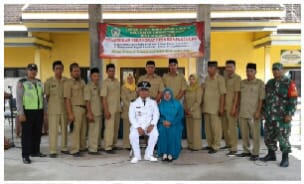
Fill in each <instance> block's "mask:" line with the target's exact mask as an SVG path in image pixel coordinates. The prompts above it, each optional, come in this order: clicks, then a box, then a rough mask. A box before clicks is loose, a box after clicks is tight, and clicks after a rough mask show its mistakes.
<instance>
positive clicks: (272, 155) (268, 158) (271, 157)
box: [260, 150, 277, 162]
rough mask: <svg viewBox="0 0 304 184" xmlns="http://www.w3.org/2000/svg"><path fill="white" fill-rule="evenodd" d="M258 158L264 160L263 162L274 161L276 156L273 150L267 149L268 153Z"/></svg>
mask: <svg viewBox="0 0 304 184" xmlns="http://www.w3.org/2000/svg"><path fill="white" fill-rule="evenodd" d="M260 160H261V161H264V162H267V161H276V160H277V158H276V155H275V152H274V151H273V150H268V154H267V155H266V156H265V157H263V158H260Z"/></svg>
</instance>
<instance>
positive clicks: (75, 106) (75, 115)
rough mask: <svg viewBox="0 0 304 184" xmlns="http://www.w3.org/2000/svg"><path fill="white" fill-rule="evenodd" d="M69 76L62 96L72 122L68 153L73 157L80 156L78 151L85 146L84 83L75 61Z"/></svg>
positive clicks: (84, 148) (82, 149)
mask: <svg viewBox="0 0 304 184" xmlns="http://www.w3.org/2000/svg"><path fill="white" fill-rule="evenodd" d="M70 72H71V78H70V79H68V80H67V81H66V82H65V83H64V93H63V94H64V98H65V104H66V109H67V113H68V120H69V123H73V124H74V128H73V132H72V136H71V138H72V140H71V142H72V143H71V150H70V153H71V154H72V155H73V156H75V157H80V156H82V155H81V154H80V151H85V150H86V149H87V148H86V132H87V122H86V116H85V112H86V106H85V101H84V87H85V83H84V81H83V80H82V79H81V76H80V68H79V65H78V64H77V63H72V64H71V65H70Z"/></svg>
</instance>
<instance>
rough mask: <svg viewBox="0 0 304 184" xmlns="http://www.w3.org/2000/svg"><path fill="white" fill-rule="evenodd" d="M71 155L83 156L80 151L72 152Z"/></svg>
mask: <svg viewBox="0 0 304 184" xmlns="http://www.w3.org/2000/svg"><path fill="white" fill-rule="evenodd" d="M71 155H73V156H74V157H82V155H81V154H80V152H77V153H72V154H71Z"/></svg>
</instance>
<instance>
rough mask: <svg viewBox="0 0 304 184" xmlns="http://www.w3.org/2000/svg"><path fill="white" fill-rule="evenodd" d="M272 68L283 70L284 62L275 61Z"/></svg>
mask: <svg viewBox="0 0 304 184" xmlns="http://www.w3.org/2000/svg"><path fill="white" fill-rule="evenodd" d="M272 69H273V70H282V69H283V64H282V63H273V65H272Z"/></svg>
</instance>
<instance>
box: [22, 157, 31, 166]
mask: <svg viewBox="0 0 304 184" xmlns="http://www.w3.org/2000/svg"><path fill="white" fill-rule="evenodd" d="M22 161H23V163H24V164H30V163H32V161H31V159H30V158H29V157H23V158H22Z"/></svg>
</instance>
